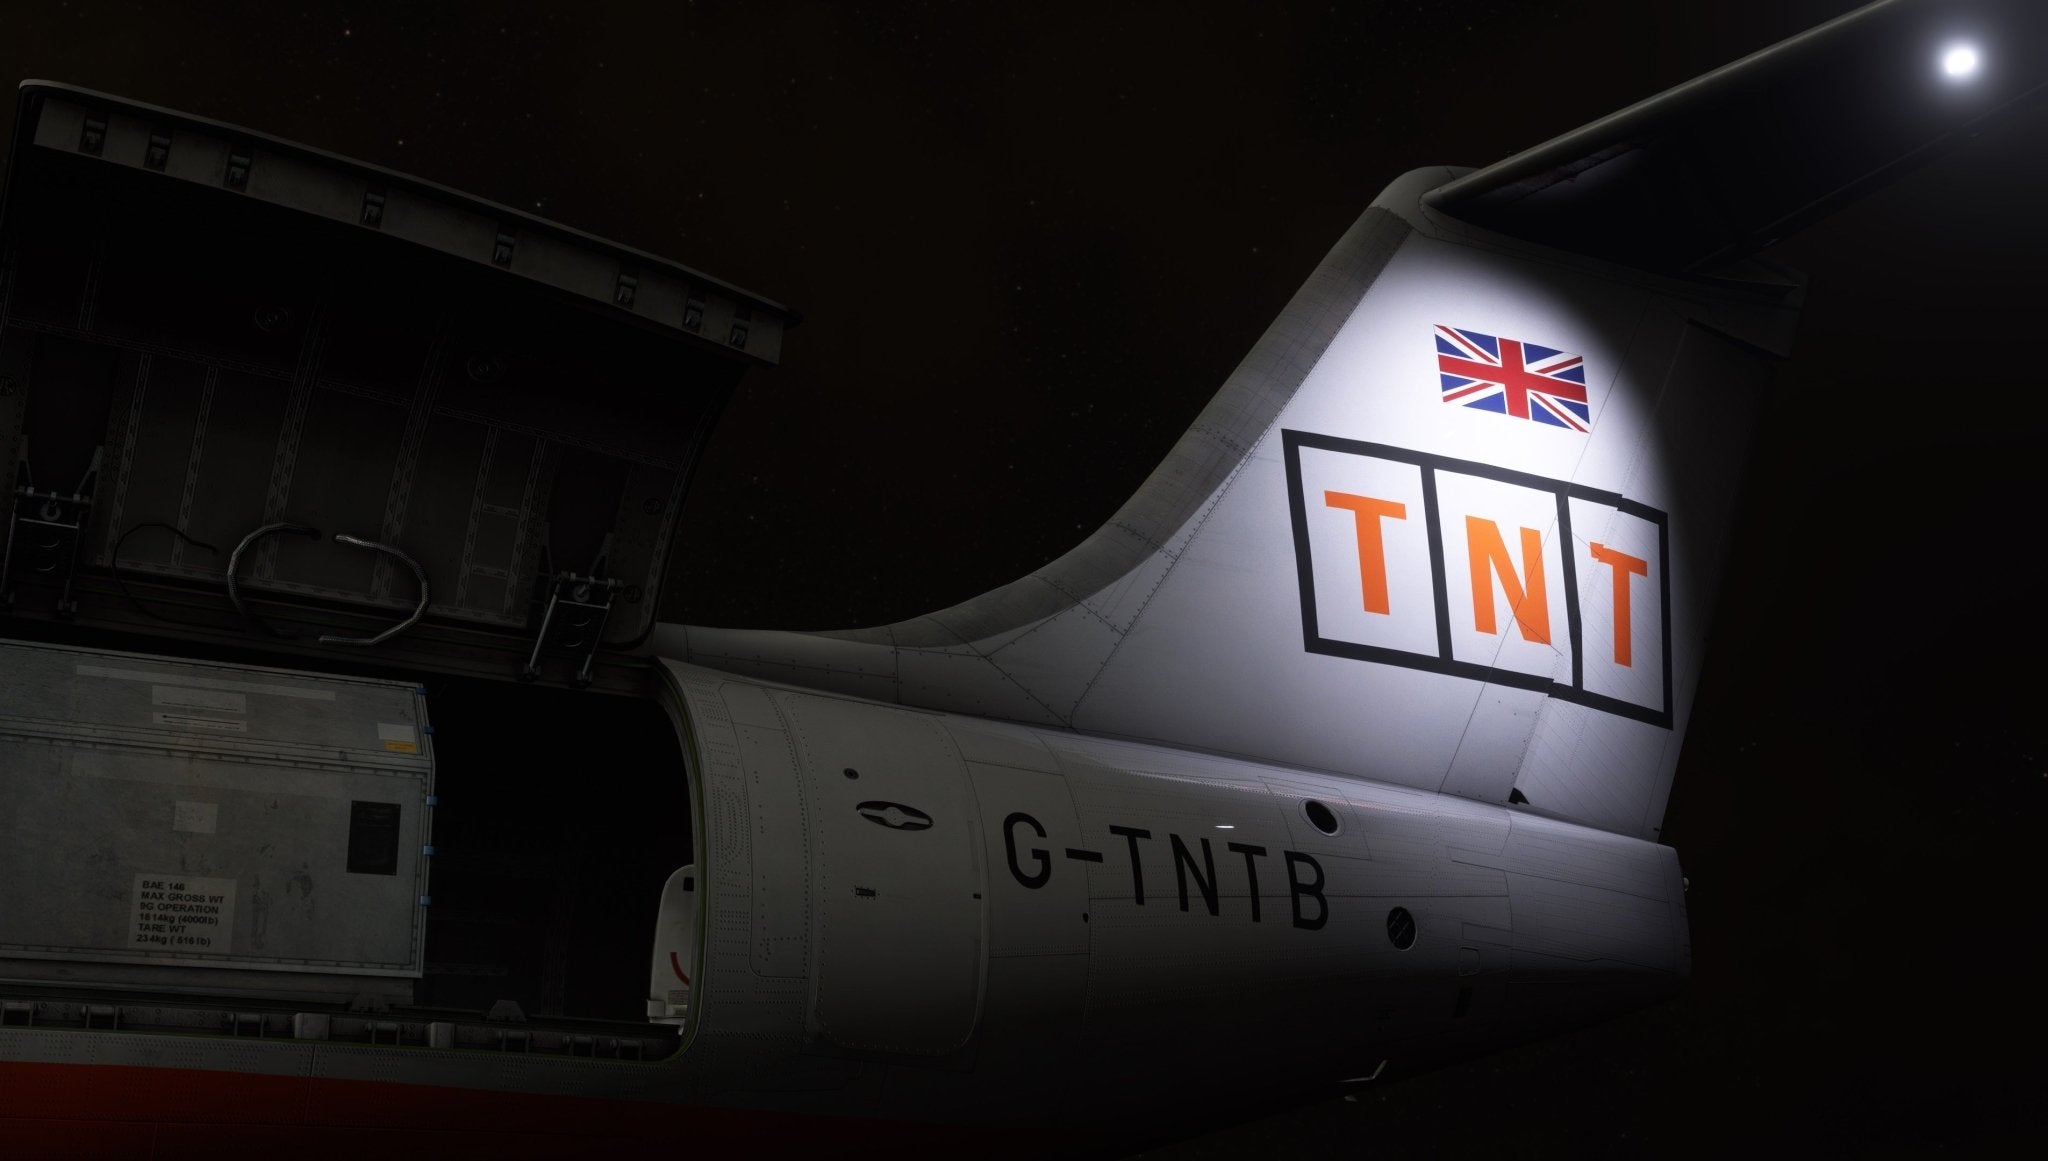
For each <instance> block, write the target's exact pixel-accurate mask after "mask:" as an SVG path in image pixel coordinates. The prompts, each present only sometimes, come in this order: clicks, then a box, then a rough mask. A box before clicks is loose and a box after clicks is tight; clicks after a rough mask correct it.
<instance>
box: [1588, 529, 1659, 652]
mask: <svg viewBox="0 0 2048 1161" xmlns="http://www.w3.org/2000/svg"><path fill="white" fill-rule="evenodd" d="M1592 548H1593V559H1594V560H1597V561H1599V562H1600V563H1601V564H1604V565H1607V566H1608V567H1610V568H1612V569H1613V570H1614V663H1615V664H1616V665H1629V666H1631V667H1633V658H1634V654H1633V653H1632V652H1631V651H1630V648H1629V644H1630V643H1629V633H1628V630H1629V624H1630V620H1629V607H1628V578H1629V576H1630V575H1631V574H1633V575H1635V576H1649V575H1650V562H1649V561H1647V560H1643V559H1641V558H1639V557H1634V556H1630V555H1629V554H1628V553H1626V552H1623V551H1621V550H1620V549H1618V548H1609V547H1607V546H1606V545H1604V544H1601V543H1600V542H1599V541H1597V540H1596V541H1593V542H1592Z"/></svg>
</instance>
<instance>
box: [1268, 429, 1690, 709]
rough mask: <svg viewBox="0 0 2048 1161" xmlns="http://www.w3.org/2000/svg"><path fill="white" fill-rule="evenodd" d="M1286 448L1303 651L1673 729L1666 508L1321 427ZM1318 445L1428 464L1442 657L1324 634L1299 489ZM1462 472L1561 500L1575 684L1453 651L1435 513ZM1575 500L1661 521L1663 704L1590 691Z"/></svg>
mask: <svg viewBox="0 0 2048 1161" xmlns="http://www.w3.org/2000/svg"><path fill="white" fill-rule="evenodd" d="M1280 445H1281V447H1282V449H1283V450H1284V452H1285V456H1286V461H1287V507H1288V514H1289V516H1290V517H1291V519H1292V523H1293V531H1294V566H1295V570H1296V573H1297V576H1298V578H1299V581H1300V585H1301V638H1302V648H1303V649H1306V650H1307V651H1308V652H1310V653H1321V654H1324V655H1326V656H1330V657H1349V658H1351V659H1352V660H1354V661H1374V662H1378V663H1380V664H1382V665H1398V666H1401V667H1402V668H1404V669H1420V670H1424V671H1426V672H1429V673H1445V674H1449V675H1450V676H1452V677H1466V678H1471V679H1472V680H1474V681H1484V682H1491V683H1493V684H1495V685H1506V686H1512V687H1514V688H1516V689H1533V690H1536V691H1538V692H1541V693H1544V694H1547V695H1549V696H1551V697H1554V698H1558V699H1560V700H1563V701H1569V702H1576V703H1578V704H1579V705H1583V706H1587V707H1589V708H1592V709H1596V710H1600V711H1602V712H1603V713H1610V714H1615V715H1617V716H1619V717H1625V718H1633V719H1634V720H1636V721H1639V722H1648V723H1649V724H1650V725H1653V726H1658V727H1660V728H1663V729H1667V730H1668V729H1670V728H1671V522H1670V519H1669V518H1668V517H1667V516H1666V515H1665V514H1664V513H1663V512H1660V511H1658V510H1657V509H1655V508H1652V507H1650V506H1649V505H1647V504H1641V503H1637V502H1636V501H1634V500H1630V499H1628V498H1627V497H1625V496H1622V495H1619V494H1618V493H1614V492H1603V491H1601V490H1600V489H1598V488H1588V487H1585V486H1584V485H1581V484H1572V483H1567V482H1565V481H1562V480H1552V479H1546V478H1545V477H1543V476H1532V475H1530V474H1529V473H1527V472H1517V471H1513V470H1511V469H1508V468H1502V467H1496V466H1494V465H1493V464H1482V463H1474V462H1473V461H1471V460H1459V459H1452V458H1451V457H1449V456H1439V455H1432V454H1430V453H1428V452H1419V451H1410V450H1408V449H1407V448H1399V447H1390V446H1388V445H1386V444H1381V443H1366V442H1364V441H1362V440H1355V439H1342V438H1339V437H1337V436H1334V435H1320V434H1317V433H1315V432H1308V431H1293V430H1289V429H1287V428H1282V429H1281V431H1280ZM1304 447H1311V448H1316V449H1318V450H1321V451H1332V452H1341V453H1344V454H1347V455H1358V456H1367V457H1370V458H1373V459H1382V460H1392V461H1394V462H1395V463H1403V464H1413V465H1415V466H1416V467H1419V468H1421V469H1422V507H1423V518H1424V520H1425V521H1426V522H1427V525H1428V529H1427V530H1428V535H1429V560H1430V570H1431V572H1432V574H1433V575H1432V576H1431V578H1430V580H1431V586H1432V588H1433V590H1434V592H1435V596H1436V634H1437V655H1436V656H1435V657H1429V656H1425V655H1423V654H1420V653H1408V652H1405V651H1403V650H1399V649H1387V648H1384V647H1381V646H1377V645H1360V644H1358V643H1356V642H1352V641H1333V640H1331V639H1329V638H1327V637H1324V636H1323V635H1322V633H1321V630H1320V627H1319V626H1318V625H1317V623H1316V588H1315V562H1314V560H1313V559H1312V558H1311V557H1310V554H1309V543H1308V508H1307V502H1306V501H1305V500H1303V498H1302V494H1301V449H1302V448H1304ZM1439 471H1445V472H1456V473H1458V474H1459V475H1466V476H1479V477H1481V478H1483V479H1488V480H1495V481H1498V482H1500V483H1503V484H1513V485H1515V486H1516V487H1521V488H1528V489H1530V490H1532V491H1539V492H1549V493H1550V494H1551V495H1553V496H1555V497H1557V520H1558V532H1559V534H1560V536H1561V538H1562V539H1561V541H1560V547H1561V548H1563V549H1564V550H1563V551H1560V553H1559V556H1560V557H1562V558H1563V560H1564V584H1565V591H1566V592H1567V593H1568V594H1569V597H1568V599H1567V600H1566V602H1565V606H1566V614H1565V622H1566V631H1567V633H1568V634H1569V635H1570V640H1571V647H1572V682H1571V684H1570V685H1564V684H1561V683H1559V682H1556V681H1552V680H1551V679H1550V678H1547V677H1538V676H1536V675H1535V674H1532V673H1521V672H1519V671H1516V670H1513V669H1496V668H1494V667H1492V666H1490V665H1480V664H1478V663H1477V662H1473V661H1459V660H1456V659H1455V658H1453V657H1452V656H1451V621H1450V606H1449V604H1448V596H1449V593H1448V588H1447V585H1446V582H1445V580H1444V571H1443V570H1444V539H1443V528H1442V526H1441V524H1440V517H1439V514H1438V511H1437V497H1436V473H1437V472H1439ZM1572 500H1587V501H1590V502H1592V503H1595V504H1604V505H1606V506H1608V507H1610V508H1614V509H1617V510H1618V511H1621V512H1625V513H1627V514H1628V515H1630V516H1634V517H1636V518H1638V519H1640V520H1646V521H1648V522H1650V523H1651V524H1654V525H1656V526H1657V569H1658V572H1657V579H1658V586H1657V599H1658V601H1659V602H1660V608H1661V610H1662V613H1663V615H1662V617H1661V618H1659V620H1660V622H1661V624H1662V628H1663V646H1664V652H1663V658H1664V673H1663V678H1664V706H1663V708H1662V709H1650V708H1649V707H1647V706H1640V705H1637V704H1635V703H1634V702H1630V701H1623V700H1621V699H1620V698H1618V697H1609V696H1607V695H1606V694H1602V693H1594V692H1592V691H1590V690H1588V689H1586V688H1585V664H1584V661H1583V660H1582V658H1581V655H1580V653H1581V650H1582V649H1583V648H1584V641H1583V640H1582V631H1583V630H1582V626H1581V625H1580V624H1579V588H1578V570H1577V569H1576V568H1575V567H1574V565H1575V564H1576V560H1575V559H1574V554H1573V553H1572V552H1571V551H1569V547H1568V546H1569V545H1570V544H1571V540H1572V519H1571V503H1570V501H1572Z"/></svg>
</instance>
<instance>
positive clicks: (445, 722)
mask: <svg viewBox="0 0 2048 1161" xmlns="http://www.w3.org/2000/svg"><path fill="white" fill-rule="evenodd" d="M428 690H429V693H428V699H427V704H428V708H429V710H430V712H431V713H432V714H433V718H434V742H435V750H436V756H437V759H438V767H439V768H438V782H437V785H438V798H439V805H437V806H436V808H435V815H434V848H435V855H434V858H433V860H432V863H433V894H432V898H433V904H432V906H430V907H428V908H427V951H426V965H425V974H424V975H423V976H422V977H421V979H420V981H419V984H418V996H417V1001H418V1003H419V1004H420V1005H421V1006H422V1007H433V1008H454V1009H465V1010H472V1011H488V1010H489V1009H490V1008H491V1007H492V1006H493V1005H494V1004H495V1003H497V1002H498V1001H500V1000H512V1001H514V1002H516V1003H517V1004H519V1006H520V1007H521V1009H522V1010H523V1011H525V1012H526V1013H527V1014H528V1015H529V1016H543V1017H544V1016H566V1017H573V1018H584V1019H601V1020H632V1021H641V1020H645V1019H647V1008H646V1001H647V985H648V954H649V948H650V945H651V942H652V941H653V939H654V937H655V926H656V924H655V914H656V908H657V905H658V904H659V902H660V900H661V895H662V888H663V886H664V884H665V883H667V881H668V880H669V879H670V877H671V876H672V875H673V874H674V872H675V871H676V870H677V869H678V868H680V867H682V866H684V865H685V864H687V863H689V862H690V861H691V856H692V852H691V849H690V848H691V818H690V799H689V785H688V781H687V779H686V778H685V776H684V764H683V754H682V750H681V747H680V745H679V744H678V742H677V740H676V735H675V730H674V727H673V726H672V725H671V724H670V721H669V719H668V717H667V715H666V714H665V713H664V712H663V710H662V707H661V706H660V704H659V703H657V702H655V701H653V700H652V699H648V698H632V697H611V696H606V695H602V694H594V693H588V692H578V691H574V690H566V689H559V688H551V687H544V686H523V685H513V684H509V683H505V682H489V681H479V680H470V679H453V678H451V679H443V680H440V681H430V682H429V683H428ZM684 970H686V971H687V970H689V969H688V968H685V969H684Z"/></svg>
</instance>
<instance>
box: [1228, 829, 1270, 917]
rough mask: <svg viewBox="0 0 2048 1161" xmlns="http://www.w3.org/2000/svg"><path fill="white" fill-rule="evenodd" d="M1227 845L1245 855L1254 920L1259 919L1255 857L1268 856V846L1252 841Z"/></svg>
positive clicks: (1245, 874) (1245, 867) (1257, 868)
mask: <svg viewBox="0 0 2048 1161" xmlns="http://www.w3.org/2000/svg"><path fill="white" fill-rule="evenodd" d="M1224 845H1225V846H1227V847H1229V848H1230V849H1231V850H1233V851H1236V852H1237V853H1238V854H1241V855H1243V856H1244V877H1245V880H1246V881H1247V882H1249V883H1250V884H1251V900H1252V922H1253V923H1257V922H1258V921H1259V865H1258V864H1257V863H1255V862H1253V861H1252V860H1253V859H1262V858H1265V857H1266V848H1264V847H1261V846H1254V845H1252V844H1251V843H1225V844H1224Z"/></svg>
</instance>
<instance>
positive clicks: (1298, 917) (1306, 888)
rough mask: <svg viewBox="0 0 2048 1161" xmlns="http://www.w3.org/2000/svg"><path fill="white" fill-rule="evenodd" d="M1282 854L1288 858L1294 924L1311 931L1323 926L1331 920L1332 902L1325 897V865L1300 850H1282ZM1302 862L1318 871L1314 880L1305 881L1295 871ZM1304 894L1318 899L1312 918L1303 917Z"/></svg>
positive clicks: (1289, 892)
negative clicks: (1302, 902)
mask: <svg viewBox="0 0 2048 1161" xmlns="http://www.w3.org/2000/svg"><path fill="white" fill-rule="evenodd" d="M1280 854H1281V856H1282V857H1283V858H1285V859H1286V860H1287V891H1288V894H1289V896H1290V897H1291V902H1292V903H1293V904H1294V925H1295V926H1296V927H1305V928H1307V929H1308V930H1310V931H1314V930H1316V929H1318V928H1320V927H1322V925H1323V924H1325V923H1327V922H1329V920H1330V902H1329V900H1327V899H1325V898H1323V865H1322V864H1321V863H1318V862H1316V861H1315V859H1313V858H1311V857H1310V856H1308V855H1304V854H1302V853H1301V852H1299V851H1281V852H1280ZM1302 863H1306V864H1308V867H1309V869H1310V870H1312V871H1314V872H1315V873H1316V877H1315V881H1314V882H1309V883H1304V882H1302V881H1301V878H1300V876H1299V875H1297V874H1296V873H1295V870H1294V868H1295V867H1296V866H1297V865H1298V864H1302ZM1304 895H1306V896H1308V897H1309V898H1311V899H1314V900H1315V901H1316V913H1315V917H1314V918H1312V919H1305V918H1303V917H1302V914H1301V900H1302V896H1304Z"/></svg>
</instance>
